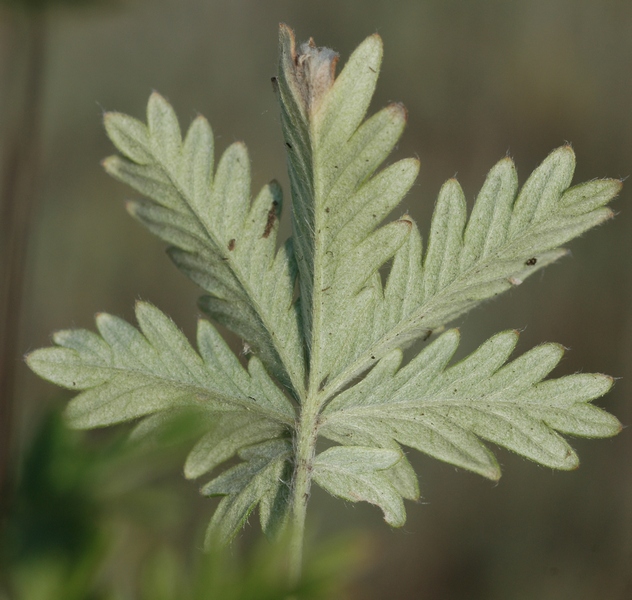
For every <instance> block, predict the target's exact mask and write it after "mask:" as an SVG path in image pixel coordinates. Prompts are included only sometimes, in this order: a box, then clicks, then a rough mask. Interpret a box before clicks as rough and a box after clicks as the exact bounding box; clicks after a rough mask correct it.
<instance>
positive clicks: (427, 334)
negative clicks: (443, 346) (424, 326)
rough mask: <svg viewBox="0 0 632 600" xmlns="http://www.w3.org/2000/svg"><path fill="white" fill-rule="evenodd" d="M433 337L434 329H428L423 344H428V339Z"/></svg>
mask: <svg viewBox="0 0 632 600" xmlns="http://www.w3.org/2000/svg"><path fill="white" fill-rule="evenodd" d="M431 335H432V329H428V331H426V335H424V337H423V340H422V342H427V341H428V338H429V337H430V336H431Z"/></svg>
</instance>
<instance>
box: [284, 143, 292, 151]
mask: <svg viewBox="0 0 632 600" xmlns="http://www.w3.org/2000/svg"><path fill="white" fill-rule="evenodd" d="M285 145H286V146H287V147H288V148H289V149H290V150H292V149H293V148H292V144H290V142H285Z"/></svg>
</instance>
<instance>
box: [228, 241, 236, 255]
mask: <svg viewBox="0 0 632 600" xmlns="http://www.w3.org/2000/svg"><path fill="white" fill-rule="evenodd" d="M228 249H229V250H230V251H231V252H232V251H233V250H234V249H235V238H233V239H232V240H230V242H228Z"/></svg>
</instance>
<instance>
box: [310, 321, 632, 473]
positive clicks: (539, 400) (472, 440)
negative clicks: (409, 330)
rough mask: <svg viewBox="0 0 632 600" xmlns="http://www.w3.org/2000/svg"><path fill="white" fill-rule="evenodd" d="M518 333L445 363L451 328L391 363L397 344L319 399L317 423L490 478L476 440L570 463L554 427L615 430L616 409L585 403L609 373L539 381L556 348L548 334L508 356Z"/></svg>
mask: <svg viewBox="0 0 632 600" xmlns="http://www.w3.org/2000/svg"><path fill="white" fill-rule="evenodd" d="M516 341H517V333H516V332H514V331H508V332H504V333H500V334H498V335H496V336H494V337H492V338H491V339H489V340H488V341H487V342H485V344H483V345H482V346H481V347H480V348H479V349H478V350H477V351H475V352H474V353H473V354H471V355H470V356H468V357H467V358H466V359H464V360H463V361H461V362H460V363H457V364H456V365H454V366H452V367H448V368H446V364H447V362H448V361H449V360H450V358H451V357H452V355H453V353H454V352H455V350H456V348H457V345H458V334H457V332H456V331H454V330H453V331H448V332H447V333H445V334H443V335H442V336H441V337H439V338H438V339H437V340H436V341H435V342H434V343H432V344H431V345H430V346H428V347H427V348H426V349H424V350H423V351H422V352H421V353H420V354H419V355H418V356H417V357H416V358H414V359H413V360H412V361H411V363H409V364H408V365H407V366H405V367H403V368H401V369H400V370H399V371H397V372H396V373H394V369H396V368H397V366H398V364H399V361H401V352H400V351H398V350H396V351H394V352H393V353H392V354H390V355H387V356H386V357H385V358H384V359H382V361H380V363H378V366H377V367H376V369H378V368H379V370H378V372H376V373H375V374H374V373H373V372H371V373H370V374H369V376H368V377H367V379H366V380H365V381H364V382H360V383H359V384H358V385H356V386H354V387H352V388H350V389H349V390H347V391H345V392H344V393H342V394H340V395H339V396H338V397H336V398H335V399H334V400H333V401H332V402H331V403H330V404H329V405H328V406H327V407H326V408H325V410H324V412H323V417H322V426H321V429H320V432H321V434H322V435H324V436H325V437H329V438H331V439H334V440H336V441H338V442H340V443H345V441H344V440H347V442H346V443H347V444H352V445H356V443H357V444H360V443H366V440H368V439H371V437H374V438H375V439H376V440H380V438H381V437H384V436H388V438H390V439H391V440H394V441H396V442H399V443H401V444H403V445H406V446H410V447H412V448H416V449H417V450H420V451H422V452H425V453H427V454H430V455H432V456H434V457H436V458H438V459H440V460H443V461H445V462H448V463H451V464H454V465H456V466H459V467H462V468H465V469H468V470H471V471H474V472H476V473H479V474H481V475H483V476H485V477H488V478H490V479H498V478H499V477H500V469H499V467H498V464H497V462H496V460H495V459H494V457H493V455H492V454H491V452H490V451H489V450H488V449H487V448H486V447H485V445H484V444H483V443H482V441H481V440H487V441H491V442H494V443H495V444H498V445H500V446H504V447H506V448H508V449H510V450H512V451H514V452H516V453H518V454H521V455H523V456H525V457H527V458H529V459H531V460H533V461H535V462H538V463H540V464H543V465H545V466H549V467H552V468H556V469H573V468H575V467H576V466H577V465H578V459H577V456H576V454H575V452H574V451H573V450H572V448H571V447H570V446H569V445H568V444H567V443H566V442H565V441H564V440H563V439H562V438H561V437H560V436H559V435H558V433H556V431H559V432H562V433H567V434H571V435H577V436H583V437H608V436H612V435H615V434H616V433H617V432H618V431H619V430H620V428H621V425H620V424H619V422H618V421H617V419H615V418H614V417H613V416H611V415H609V414H608V413H606V412H604V411H603V410H601V409H599V408H597V407H595V406H592V405H591V404H589V402H590V401H591V400H594V399H595V398H598V397H600V396H602V395H603V394H605V393H606V392H607V391H608V390H609V389H610V387H611V385H612V379H611V378H610V377H606V376H605V375H599V374H577V375H569V376H566V377H562V378H559V379H553V380H547V381H542V380H543V379H544V377H546V375H547V374H548V373H549V372H550V371H551V370H552V369H553V368H554V367H555V365H556V364H557V363H558V362H559V360H560V358H561V356H562V348H561V347H560V346H558V345H555V344H544V345H542V346H539V347H537V348H534V349H532V350H530V351H529V352H527V353H526V354H523V355H522V356H520V357H519V358H517V359H515V360H514V361H512V362H509V363H506V361H507V359H508V357H509V355H510V354H511V352H512V350H513V348H514V346H515V344H516ZM382 363H384V366H383V367H382V366H381V365H382ZM365 382H369V383H368V384H367V383H365ZM377 445H378V446H382V444H379V442H378V444H377ZM382 447H383V446H382Z"/></svg>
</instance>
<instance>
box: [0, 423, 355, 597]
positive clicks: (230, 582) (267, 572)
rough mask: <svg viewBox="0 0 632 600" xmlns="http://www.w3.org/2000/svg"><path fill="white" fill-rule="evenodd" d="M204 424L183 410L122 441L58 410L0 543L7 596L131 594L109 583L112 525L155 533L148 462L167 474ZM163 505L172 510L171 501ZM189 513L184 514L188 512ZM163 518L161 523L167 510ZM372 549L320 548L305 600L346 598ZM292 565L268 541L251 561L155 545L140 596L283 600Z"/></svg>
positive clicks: (142, 571) (350, 545) (0, 592)
mask: <svg viewBox="0 0 632 600" xmlns="http://www.w3.org/2000/svg"><path fill="white" fill-rule="evenodd" d="M197 420H198V419H197V417H196V416H195V415H193V414H191V413H188V414H187V413H181V414H180V415H178V416H177V417H176V418H174V419H171V420H170V421H169V422H165V423H164V424H163V426H162V427H161V428H160V431H159V433H158V432H154V433H155V435H154V437H152V443H151V444H150V443H148V442H147V440H144V439H142V438H141V435H140V434H138V435H135V436H134V439H132V441H131V443H129V442H126V441H125V438H124V437H122V436H120V435H116V436H114V437H112V436H109V437H107V438H106V439H104V440H101V441H95V440H88V439H87V436H86V435H85V434H80V433H77V432H75V431H71V430H69V429H68V428H67V427H66V425H65V424H64V423H63V421H62V419H61V416H60V415H59V413H58V412H53V413H50V414H49V416H48V417H47V418H46V419H45V420H44V422H43V423H42V426H41V427H40V430H39V432H38V434H37V435H36V436H35V438H34V439H33V443H32V446H31V447H30V448H29V451H28V453H27V455H26V457H25V461H24V464H23V466H22V470H21V478H20V485H19V487H18V490H17V493H16V496H15V498H14V499H13V502H12V507H13V509H12V511H11V515H10V520H9V523H8V528H7V532H6V535H5V536H4V537H3V539H2V544H1V546H0V550H1V555H0V558H1V563H0V572H1V575H2V577H1V579H0V599H1V600H111V599H116V598H122V597H125V596H124V595H123V596H121V594H122V591H121V589H120V586H119V582H117V581H116V580H109V579H108V578H104V577H103V573H104V571H105V570H107V569H108V568H109V567H108V565H110V564H111V563H112V561H113V560H114V559H115V556H114V555H113V552H115V551H116V549H117V547H118V542H117V538H119V537H120V535H121V532H120V531H118V530H117V528H113V527H112V522H120V521H121V519H122V520H123V522H129V523H133V524H134V526H135V527H140V528H141V530H142V529H143V528H145V529H146V528H147V522H145V521H141V520H139V519H138V518H136V517H135V515H137V509H138V506H139V498H136V499H135V498H134V495H135V494H136V493H137V492H142V489H139V488H143V487H144V488H149V489H151V483H149V484H148V483H147V482H146V478H147V475H148V474H150V473H148V469H147V467H146V465H147V464H151V462H152V460H151V459H153V460H154V462H155V461H158V462H159V463H161V464H162V469H161V468H160V467H157V469H158V471H160V470H162V471H163V472H164V471H165V469H168V468H169V463H167V466H165V461H164V456H165V453H164V451H165V449H168V452H167V454H168V453H174V452H175V453H178V448H181V447H183V446H187V445H190V443H191V440H192V435H195V432H196V427H198V423H197V422H196V421H197ZM156 453H158V454H156ZM161 453H162V454H163V457H161ZM141 462H142V463H143V464H144V465H145V474H144V476H143V474H142V471H140V472H138V471H136V473H137V479H138V480H139V481H141V482H142V481H145V483H144V484H138V485H137V487H136V488H134V487H132V489H129V488H128V489H127V490H126V491H125V492H122V491H121V489H120V487H119V486H118V483H120V480H121V478H123V479H124V478H125V471H126V470H129V469H130V467H138V466H139V463H141ZM154 470H156V468H155V469H154ZM150 478H151V477H150ZM117 480H118V483H117ZM163 485H166V484H164V483H163ZM117 487H119V491H118V492H117V491H115V490H116V489H117ZM161 508H162V509H166V508H167V505H166V503H165V502H162V505H161ZM180 513H181V516H184V514H186V510H180ZM156 516H157V517H158V520H160V516H159V513H157V514H156ZM153 535H154V537H155V534H153ZM156 546H157V549H154V548H155V547H156ZM366 548H367V544H366V539H365V538H358V537H357V536H346V537H344V538H342V537H338V538H336V539H334V540H332V541H330V542H328V543H327V544H326V545H320V546H317V547H315V548H314V549H313V550H312V556H313V560H312V561H310V565H309V568H308V570H307V572H306V575H305V578H304V580H303V581H302V582H301V584H300V586H299V587H297V588H296V589H295V590H293V591H294V592H295V594H296V598H297V600H298V599H304V600H317V599H319V600H328V599H329V598H341V597H343V596H342V594H343V591H342V590H343V588H344V587H345V586H346V584H347V583H348V581H349V579H350V577H351V576H352V575H353V574H354V573H355V572H356V570H357V568H358V566H359V565H360V564H361V563H362V561H364V560H365V559H366V558H367V551H366ZM191 556H193V558H192V559H191V558H190V557H191ZM285 559H286V557H285V556H284V554H283V553H282V552H280V551H279V548H278V547H276V546H271V545H270V544H269V543H268V542H266V541H263V542H262V543H261V544H259V545H258V546H257V547H256V548H255V549H254V550H252V551H250V552H248V553H246V554H245V555H244V556H242V554H241V553H238V552H235V551H234V550H233V551H231V552H228V551H224V550H221V549H219V548H214V549H213V551H212V552H210V553H209V554H208V555H205V554H201V553H199V552H198V551H197V549H195V548H193V549H191V548H190V547H188V545H187V547H186V548H185V549H184V550H182V549H180V548H179V547H178V546H176V545H174V544H173V543H169V542H168V541H167V540H166V539H163V541H161V542H158V543H157V544H153V545H151V546H150V548H149V550H148V551H146V552H145V557H144V559H143V564H142V565H140V567H141V568H139V569H138V570H137V571H136V572H135V573H134V575H133V578H134V583H133V587H134V588H135V589H136V590H137V591H136V592H135V596H134V598H135V599H137V600H208V599H209V598H218V599H219V598H221V599H222V600H268V599H269V600H275V599H277V598H280V597H282V594H283V593H284V591H285V590H287V581H286V576H285V572H286V566H285V564H284V561H285Z"/></svg>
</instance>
